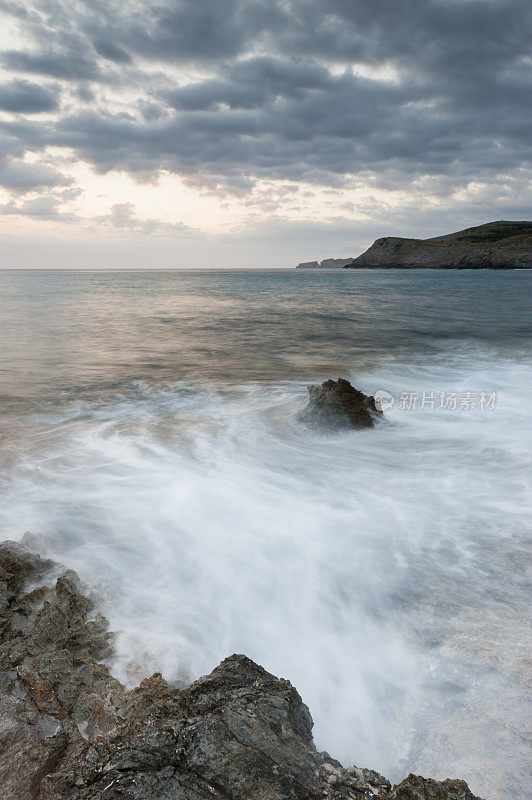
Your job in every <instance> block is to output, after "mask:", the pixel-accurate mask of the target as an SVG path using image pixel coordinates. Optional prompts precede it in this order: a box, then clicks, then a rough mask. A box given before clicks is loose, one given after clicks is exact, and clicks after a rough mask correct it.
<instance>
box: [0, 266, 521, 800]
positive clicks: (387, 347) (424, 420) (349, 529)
mask: <svg viewBox="0 0 532 800" xmlns="http://www.w3.org/2000/svg"><path fill="white" fill-rule="evenodd" d="M531 290H532V271H525V270H516V271H492V270H475V271H468V270H465V271H456V270H450V271H438V270H413V271H409V270H385V271H377V270H356V271H354V270H353V271H351V270H327V271H323V272H320V271H317V270H311V271H306V270H201V271H200V270H196V271H192V270H182V271H177V270H175V271H150V270H146V271H115V270H110V269H109V270H104V269H101V270H91V271H81V270H80V271H78V270H57V271H54V270H33V271H31V270H28V271H25V270H19V271H2V272H0V342H1V344H0V531H1V538H2V539H15V540H21V539H22V538H23V537H24V536H26V541H27V542H29V543H30V545H31V546H32V547H34V548H35V549H37V550H39V551H40V552H42V553H45V554H46V555H49V556H51V557H53V558H54V559H56V560H57V561H60V562H61V563H63V564H65V565H67V566H69V567H72V568H74V569H76V570H77V571H78V573H79V574H80V576H81V577H82V579H83V581H84V582H85V584H86V586H87V589H88V590H89V591H91V592H93V594H94V596H95V597H96V598H97V602H98V604H99V607H100V608H101V610H102V612H103V613H104V614H105V615H106V616H107V618H108V619H109V622H110V626H111V629H112V630H113V631H115V632H116V634H117V638H116V657H115V658H114V659H113V660H112V662H111V663H110V666H111V669H112V671H113V674H115V675H116V676H117V677H119V678H120V679H121V680H123V681H125V682H126V683H127V685H129V686H133V685H136V684H137V683H138V682H139V680H141V679H142V678H143V677H145V676H147V675H150V674H152V673H153V672H155V671H160V672H162V673H163V675H164V676H165V677H166V678H167V679H168V680H169V681H172V682H175V683H176V685H181V682H182V681H192V680H195V679H196V678H198V677H199V676H201V675H203V674H205V673H208V672H209V671H210V670H212V669H213V668H214V667H215V666H216V665H217V664H218V663H219V662H220V661H221V660H222V659H223V658H224V657H226V656H227V655H230V654H231V653H234V652H240V653H245V654H246V655H248V656H249V657H250V658H252V659H254V660H255V661H257V662H259V663H260V664H262V665H263V666H264V667H265V668H266V669H267V670H269V671H271V672H272V673H274V674H275V675H278V676H281V677H283V678H287V679H289V680H290V681H291V682H292V683H293V684H294V685H295V686H296V688H297V689H298V691H299V692H300V694H301V696H302V698H303V700H304V701H305V703H306V704H307V705H308V706H309V708H310V711H311V713H312V716H313V719H314V736H315V740H316V744H317V747H318V748H319V749H322V750H327V751H328V752H329V753H330V754H332V755H333V756H335V757H336V758H338V759H339V760H341V761H342V762H343V763H344V764H346V765H350V764H356V765H357V766H362V767H370V768H372V769H376V770H378V771H379V772H381V773H383V774H384V775H386V776H387V777H388V778H389V779H390V780H392V781H398V780H399V779H401V778H402V777H405V776H406V775H407V774H408V773H409V772H415V773H419V774H423V775H425V776H432V777H435V778H438V779H443V778H446V777H460V778H463V779H464V780H466V781H467V782H468V783H469V786H470V788H471V790H472V791H473V792H474V793H475V794H478V795H480V796H481V797H484V798H486V800H507V798H509V797H512V798H513V800H525V797H526V796H527V790H528V786H529V779H528V777H527V767H526V765H527V756H528V747H529V745H528V744H527V735H528V727H527V720H529V719H530V717H531V715H530V707H528V708H527V704H526V698H527V695H528V696H529V694H530V684H529V683H528V692H527V681H529V680H530V671H531V670H530V616H529V613H528V608H529V599H530V584H529V583H528V582H527V575H529V572H528V573H527V568H528V569H529V567H530V532H531V519H532V516H531V506H532V502H531V492H530V478H531V476H532V469H531V461H532V459H531V451H532V447H531V445H532V424H531V423H532V348H531V341H532V315H531V305H532V304H531V297H532V291H531ZM338 377H344V378H347V379H349V380H350V381H351V382H352V384H353V385H354V386H356V387H357V388H359V389H361V390H362V391H364V392H365V393H366V394H375V393H377V395H378V396H379V397H381V398H382V407H383V409H384V414H383V419H382V421H381V422H379V424H377V425H376V427H375V428H374V429H372V430H360V431H356V430H353V431H348V432H346V431H341V432H338V433H328V434H322V435H320V434H317V433H316V432H313V431H310V430H308V429H307V428H305V426H304V425H303V424H302V423H301V422H300V421H299V419H298V414H299V412H300V410H301V409H302V408H304V406H305V404H306V402H307V386H308V385H309V384H312V383H319V382H322V381H324V380H326V379H328V378H334V379H336V378H338Z"/></svg>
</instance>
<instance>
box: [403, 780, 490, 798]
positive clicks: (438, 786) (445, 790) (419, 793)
mask: <svg viewBox="0 0 532 800" xmlns="http://www.w3.org/2000/svg"><path fill="white" fill-rule="evenodd" d="M389 798H390V800H479V798H478V797H475V796H474V795H473V794H471V792H470V791H469V786H468V785H467V783H466V782H465V781H451V780H445V781H434V780H432V778H422V777H421V776H420V775H409V776H408V778H405V779H404V781H401V783H400V784H398V785H397V786H394V789H393V791H392V792H391V794H390V795H389Z"/></svg>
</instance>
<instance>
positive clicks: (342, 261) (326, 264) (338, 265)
mask: <svg viewBox="0 0 532 800" xmlns="http://www.w3.org/2000/svg"><path fill="white" fill-rule="evenodd" d="M352 261H353V258H324V259H323V261H322V262H321V263H320V262H319V261H302V262H301V264H298V265H297V267H296V269H342V267H346V266H347V265H348V264H351V262H352Z"/></svg>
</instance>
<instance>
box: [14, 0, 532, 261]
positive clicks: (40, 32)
mask: <svg viewBox="0 0 532 800" xmlns="http://www.w3.org/2000/svg"><path fill="white" fill-rule="evenodd" d="M531 42H532V3H530V0H33V1H30V0H0V48H1V53H0V69H1V78H0V267H2V268H11V267H27V268H43V267H44V268H68V267H71V268H104V267H106V268H107V267H114V268H124V267H132V268H173V267H179V268H186V267H190V268H198V267H291V266H294V265H295V264H297V263H298V262H300V261H308V260H314V259H318V260H321V259H322V258H326V257H348V256H356V255H358V254H359V253H361V252H362V251H363V250H365V249H366V248H367V247H368V246H369V245H370V244H371V243H372V242H373V240H374V239H375V238H377V237H379V236H386V235H399V236H420V237H427V236H436V235H438V234H443V233H448V232H450V231H454V230H459V229H462V228H465V227H468V226H470V225H476V224H481V223H483V222H488V221H492V220H496V219H530V218H531V209H532V181H531V178H532V167H531V162H532V158H531V150H532V112H531V98H532V92H531V88H532V80H531V78H532V49H531Z"/></svg>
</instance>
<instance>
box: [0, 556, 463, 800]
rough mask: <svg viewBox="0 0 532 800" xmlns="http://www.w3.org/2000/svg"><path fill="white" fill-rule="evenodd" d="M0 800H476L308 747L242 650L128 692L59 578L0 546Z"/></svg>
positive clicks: (269, 680) (279, 696) (50, 566)
mask: <svg viewBox="0 0 532 800" xmlns="http://www.w3.org/2000/svg"><path fill="white" fill-rule="evenodd" d="M0 632H1V639H0V798H1V800H67V798H68V799H69V800H89V799H90V800H119V798H121V799H122V800H207V798H208V799H209V800H318V798H320V799H321V800H361V799H362V798H370V797H373V798H382V800H414V799H415V800H478V798H474V796H473V795H472V794H471V793H470V792H469V790H468V788H467V785H466V784H465V783H463V782H462V781H456V780H453V781H442V782H438V781H434V780H430V779H425V778H420V777H418V776H414V775H410V776H409V777H408V778H406V780H404V781H403V782H402V783H400V784H399V785H398V786H396V787H394V788H393V789H392V788H391V787H390V784H389V783H388V781H387V780H386V779H385V778H383V777H382V776H381V775H379V774H378V773H376V772H374V771H372V770H368V769H360V768H358V767H349V768H344V767H343V766H342V765H341V764H339V763H338V762H337V761H335V760H334V759H333V758H331V757H330V756H329V755H328V754H327V753H319V752H318V751H317V750H316V748H315V746H314V743H313V740H312V718H311V716H310V713H309V710H308V708H307V707H306V705H305V704H304V703H303V701H302V700H301V697H300V696H299V694H298V693H297V691H296V690H295V688H294V687H293V686H292V685H291V684H290V683H289V682H288V681H286V680H283V679H279V678H276V677H274V676H273V675H270V674H269V673H268V672H266V670H264V669H263V668H262V667H260V666H259V665H258V664H255V663H254V662H253V661H251V660H250V659H248V658H246V656H243V655H233V656H230V657H229V658H227V659H225V661H223V662H222V663H221V664H220V665H219V666H218V667H216V669H214V670H213V672H212V673H211V674H210V675H207V676H205V677H203V678H200V679H199V680H198V681H196V682H195V683H193V684H191V685H190V686H188V687H186V688H180V689H177V688H174V687H172V686H170V685H169V684H168V683H167V682H166V681H165V680H164V679H163V678H162V676H161V675H160V674H155V675H153V676H152V677H150V678H147V679H146V680H144V681H142V683H141V684H140V686H138V687H137V688H136V689H133V690H132V691H127V690H126V689H125V688H124V687H123V686H122V685H121V684H120V683H119V682H118V681H117V680H116V679H115V678H113V677H112V675H111V674H110V673H109V670H108V669H107V667H106V666H105V665H104V664H102V663H100V662H101V660H102V659H105V658H108V657H110V656H111V654H112V637H111V635H110V634H109V632H108V630H107V623H106V621H105V619H104V618H103V617H102V616H101V615H99V614H98V613H97V612H96V608H95V605H94V602H93V601H92V599H91V598H90V597H87V596H86V595H85V594H84V593H83V591H82V588H81V586H80V582H79V580H78V578H77V576H76V575H75V573H73V572H72V571H70V570H63V569H62V568H61V567H59V566H58V565H57V564H54V562H52V561H49V560H47V559H43V558H41V557H40V556H38V555H35V554H33V553H31V552H30V551H29V550H27V549H26V547H25V546H24V545H22V544H15V543H13V542H4V543H2V544H0Z"/></svg>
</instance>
